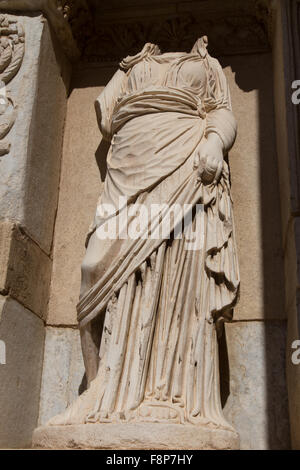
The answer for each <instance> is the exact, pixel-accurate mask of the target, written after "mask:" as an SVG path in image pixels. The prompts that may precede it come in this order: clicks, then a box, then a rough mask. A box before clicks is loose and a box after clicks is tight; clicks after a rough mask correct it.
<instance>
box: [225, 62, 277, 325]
mask: <svg viewBox="0 0 300 470" xmlns="http://www.w3.org/2000/svg"><path fill="white" fill-rule="evenodd" d="M222 62H223V65H224V66H225V74H226V76H227V80H228V82H229V87H230V91H231V98H232V107H233V111H234V114H235V116H236V119H237V123H238V134H237V139H236V142H235V144H234V146H233V148H232V150H231V152H230V154H229V163H230V169H231V181H232V196H233V202H234V207H233V209H234V217H235V225H236V236H237V245H238V255H239V263H240V273H241V297H240V302H239V304H238V305H237V307H236V309H235V316H234V318H235V320H264V319H269V320H272V319H275V320H279V319H284V318H286V311H285V306H284V279H283V249H282V236H281V215H280V197H279V191H278V169H277V153H276V142H275V123H274V109H273V100H274V96H273V90H272V86H270V78H269V77H271V76H272V61H271V55H270V54H263V55H260V56H256V55H253V56H251V57H249V56H247V58H244V59H241V57H232V58H230V61H226V59H223V61H222ZM226 65H227V66H226ZM245 110H246V112H245Z"/></svg>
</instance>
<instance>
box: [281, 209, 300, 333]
mask: <svg viewBox="0 0 300 470" xmlns="http://www.w3.org/2000/svg"><path fill="white" fill-rule="evenodd" d="M284 280H285V293H286V310H287V311H289V310H290V309H291V308H292V305H296V292H297V289H298V288H299V287H300V217H295V218H294V217H293V218H291V219H290V223H289V225H288V228H287V233H286V240H285V250H284ZM298 327H299V325H298Z"/></svg>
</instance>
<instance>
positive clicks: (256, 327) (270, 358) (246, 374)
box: [220, 321, 290, 450]
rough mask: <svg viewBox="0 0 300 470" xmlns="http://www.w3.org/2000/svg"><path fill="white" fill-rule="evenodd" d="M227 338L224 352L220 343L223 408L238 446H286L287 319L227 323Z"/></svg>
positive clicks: (288, 445)
mask: <svg viewBox="0 0 300 470" xmlns="http://www.w3.org/2000/svg"><path fill="white" fill-rule="evenodd" d="M226 340H227V351H226V347H221V348H220V357H221V361H220V363H221V377H223V382H222V397H223V403H224V404H225V407H224V412H225V416H226V418H227V420H228V421H229V422H230V424H232V425H233V427H234V428H235V430H236V431H237V432H238V433H239V435H240V440H241V449H258V450H259V449H261V450H263V449H277V450H278V449H289V448H290V432H289V415H288V398H287V386H286V373H285V356H286V354H285V350H286V322H285V321H278V322H256V321H254V322H236V323H232V324H227V325H226ZM223 346H224V344H223ZM227 355H228V364H227V366H226V363H227Z"/></svg>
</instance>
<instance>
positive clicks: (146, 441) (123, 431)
mask: <svg viewBox="0 0 300 470" xmlns="http://www.w3.org/2000/svg"><path fill="white" fill-rule="evenodd" d="M33 447H34V448H35V449H65V450H66V449H70V450H71V449H73V450H74V449H114V450H117V449H118V450H141V449H147V450H152V449H153V450H172V449H176V450H187V449H189V450H238V449H239V437H238V434H237V433H235V432H234V431H230V430H229V429H224V428H217V427H214V426H195V425H189V424H162V423H132V424H131V423H130V424H122V423H120V424H110V423H107V424H80V425H74V426H44V427H41V428H38V429H36V430H35V431H34V434H33Z"/></svg>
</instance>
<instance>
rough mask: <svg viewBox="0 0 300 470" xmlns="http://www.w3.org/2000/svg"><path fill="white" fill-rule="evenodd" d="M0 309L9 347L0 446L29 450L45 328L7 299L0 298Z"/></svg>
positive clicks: (0, 400)
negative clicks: (27, 448)
mask: <svg viewBox="0 0 300 470" xmlns="http://www.w3.org/2000/svg"><path fill="white" fill-rule="evenodd" d="M0 307H1V315H0V319H1V321H0V339H1V340H2V341H4V342H5V344H6V365H0V415H1V425H0V447H1V448H11V447H13V448H23V447H29V446H30V445H31V438H32V432H33V429H34V428H35V427H36V425H37V421H38V411H39V396H40V384H41V374H42V363H43V350H44V325H43V322H42V320H40V319H39V318H38V317H37V316H36V315H34V314H33V313H32V312H30V311H29V310H27V309H25V308H24V307H23V306H21V305H20V304H19V303H18V302H16V301H15V300H12V299H10V298H8V297H7V298H3V297H0Z"/></svg>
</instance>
